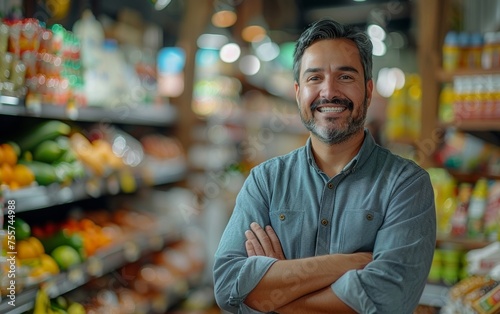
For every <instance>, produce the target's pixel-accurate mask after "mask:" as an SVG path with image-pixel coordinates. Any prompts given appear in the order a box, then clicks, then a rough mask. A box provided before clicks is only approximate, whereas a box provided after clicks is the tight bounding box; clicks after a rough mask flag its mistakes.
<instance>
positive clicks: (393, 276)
mask: <svg viewBox="0 0 500 314" xmlns="http://www.w3.org/2000/svg"><path fill="white" fill-rule="evenodd" d="M371 57H372V45H371V42H370V39H369V38H368V37H367V35H366V34H365V33H363V32H359V31H357V30H355V29H354V28H351V27H349V26H346V25H342V24H339V23H337V22H335V21H332V20H321V21H318V22H316V23H314V24H312V25H311V26H310V27H309V28H308V29H307V30H306V31H305V32H304V33H303V34H302V35H301V37H300V38H299V40H298V41H297V45H296V49H295V54H294V79H295V91H296V99H297V104H298V107H299V112H300V116H301V119H302V121H303V123H304V125H305V126H306V128H307V129H308V130H309V131H310V137H309V139H308V141H307V143H306V145H305V146H304V147H301V148H299V149H297V150H294V151H292V152H290V153H289V154H287V155H284V156H279V157H275V158H273V159H270V160H268V161H265V162H263V163H262V164H260V165H258V166H257V167H255V168H253V169H252V171H251V173H250V175H249V176H248V178H247V180H246V182H245V184H244V186H243V188H242V189H241V191H240V193H239V194H238V197H237V201H236V206H235V208H234V211H233V214H232V215H231V219H230V220H229V222H228V225H227V227H226V230H225V231H224V234H223V235H222V238H221V241H220V244H219V248H218V250H217V252H216V254H215V264H214V282H215V296H216V300H217V303H218V304H219V306H220V307H221V308H223V309H225V310H227V311H229V312H233V313H266V312H276V313H390V314H393V313H398V314H404V313H412V312H413V310H414V309H415V308H416V306H417V305H418V301H419V299H420V295H421V294H422V291H423V288H424V286H425V282H426V279H427V275H428V272H429V268H430V265H431V261H432V256H433V252H434V246H435V239H436V225H435V222H436V221H435V207H434V195H433V190H432V186H431V183H430V179H429V176H428V174H427V172H426V171H425V170H423V169H422V168H420V167H419V166H418V165H416V164H415V163H414V162H412V161H409V160H406V159H404V158H401V157H399V156H396V155H394V154H392V153H391V152H390V151H388V150H386V149H384V148H382V147H380V146H378V145H377V144H376V143H375V141H374V140H373V137H372V136H371V134H370V133H369V131H368V130H367V129H365V128H364V123H365V118H366V113H367V108H368V106H369V104H370V100H371V95H372V90H373V81H372V75H371V71H372V59H371Z"/></svg>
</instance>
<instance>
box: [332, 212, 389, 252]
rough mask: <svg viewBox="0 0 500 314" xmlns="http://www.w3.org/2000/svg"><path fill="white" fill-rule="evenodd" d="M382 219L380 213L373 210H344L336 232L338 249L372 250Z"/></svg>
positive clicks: (348, 250)
mask: <svg viewBox="0 0 500 314" xmlns="http://www.w3.org/2000/svg"><path fill="white" fill-rule="evenodd" d="M382 220H383V217H382V214H380V213H379V212H376V211H374V210H366V209H348V210H345V211H344V212H343V215H342V218H341V224H340V228H339V231H340V232H339V234H338V236H339V238H340V243H339V245H340V251H342V252H356V251H372V250H373V247H374V244H375V240H376V237H377V232H378V230H379V228H380V226H381V224H382Z"/></svg>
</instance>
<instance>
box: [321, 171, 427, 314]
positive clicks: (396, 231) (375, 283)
mask: <svg viewBox="0 0 500 314" xmlns="http://www.w3.org/2000/svg"><path fill="white" fill-rule="evenodd" d="M401 180H402V182H401V181H400V182H399V183H398V184H396V185H395V186H396V187H397V190H396V191H394V192H393V193H391V194H392V200H391V202H390V206H389V208H388V209H387V213H386V215H385V221H384V224H383V226H382V228H381V229H380V230H379V232H378V234H377V239H376V242H375V247H374V251H373V262H371V263H370V264H369V265H367V266H366V267H365V268H364V269H362V270H351V271H349V272H347V273H346V274H344V275H343V276H342V277H341V278H340V279H339V280H337V281H336V282H335V283H333V284H332V285H331V287H332V289H333V291H334V292H335V294H336V295H337V296H338V297H339V298H340V299H341V300H342V301H343V302H345V303H346V304H348V305H349V306H350V307H352V308H353V309H355V310H356V311H357V312H359V313H365V314H368V313H399V314H405V313H413V311H414V309H415V308H416V306H417V305H418V302H419V299H420V296H421V294H422V291H423V289H424V286H425V283H426V280H427V275H428V273H429V269H430V265H431V263H432V257H433V254H434V248H435V244H436V212H435V206H434V194H433V190H432V185H431V183H430V179H429V176H428V174H427V173H426V172H424V171H422V172H420V175H419V176H416V177H413V178H401Z"/></svg>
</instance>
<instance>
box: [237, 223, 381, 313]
mask: <svg viewBox="0 0 500 314" xmlns="http://www.w3.org/2000/svg"><path fill="white" fill-rule="evenodd" d="M250 227H251V229H250V230H247V231H246V232H245V237H246V239H247V241H246V242H245V248H246V251H247V254H248V256H249V257H250V256H267V257H272V258H276V259H278V261H277V262H275V263H274V264H273V265H272V266H271V267H270V268H269V270H268V271H267V272H266V274H265V275H264V277H263V278H262V279H261V280H260V282H259V283H258V284H257V286H256V287H255V288H254V289H253V290H252V291H251V292H250V294H249V295H248V296H247V298H246V299H245V304H246V305H248V306H249V307H251V308H253V309H255V310H258V311H261V312H272V311H273V312H278V313H332V311H335V313H356V312H355V311H354V310H353V309H352V308H350V307H349V306H348V305H346V304H345V303H344V302H342V301H341V300H340V299H339V298H338V297H337V296H336V295H335V294H334V292H333V291H332V289H331V288H330V285H331V284H332V283H333V282H335V281H336V280H337V279H338V278H340V277H341V276H342V275H343V274H344V273H346V272H347V271H348V270H352V269H362V268H364V267H365V266H366V265H367V264H368V263H369V262H370V261H371V260H372V254H371V253H353V254H330V255H322V256H315V257H309V258H302V259H294V260H286V259H285V256H284V254H283V250H282V248H281V244H280V241H279V239H278V236H277V235H276V233H275V232H274V230H273V229H272V228H271V227H270V226H266V227H265V228H264V229H263V228H262V227H260V226H259V225H258V224H257V223H252V224H251V226H250Z"/></svg>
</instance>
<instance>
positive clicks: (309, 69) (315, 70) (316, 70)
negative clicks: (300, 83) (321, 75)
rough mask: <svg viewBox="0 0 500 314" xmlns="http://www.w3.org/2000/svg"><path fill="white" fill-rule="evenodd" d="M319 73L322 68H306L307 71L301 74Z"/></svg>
mask: <svg viewBox="0 0 500 314" xmlns="http://www.w3.org/2000/svg"><path fill="white" fill-rule="evenodd" d="M321 71H323V68H307V69H305V70H304V73H303V74H307V73H317V72H321Z"/></svg>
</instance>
